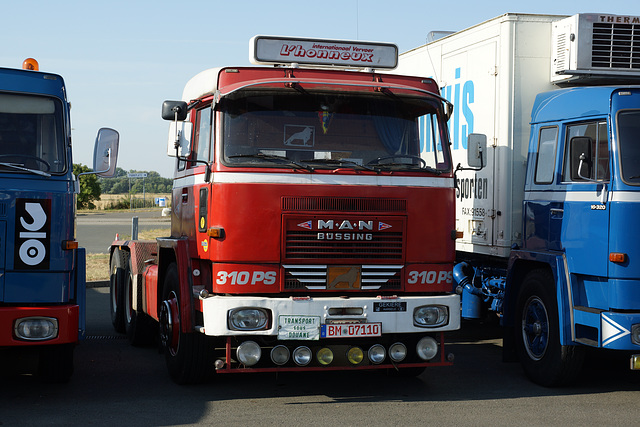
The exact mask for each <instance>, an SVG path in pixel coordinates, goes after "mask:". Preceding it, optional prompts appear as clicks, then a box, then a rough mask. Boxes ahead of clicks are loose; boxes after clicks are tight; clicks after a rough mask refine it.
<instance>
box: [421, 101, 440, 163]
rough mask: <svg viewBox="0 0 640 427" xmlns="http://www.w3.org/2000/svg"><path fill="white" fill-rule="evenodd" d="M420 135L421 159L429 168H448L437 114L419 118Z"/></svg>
mask: <svg viewBox="0 0 640 427" xmlns="http://www.w3.org/2000/svg"><path fill="white" fill-rule="evenodd" d="M418 125H419V135H420V157H422V158H423V159H424V161H425V162H426V165H427V167H430V168H434V169H437V168H442V167H446V165H445V162H446V159H445V156H444V151H443V150H442V141H441V139H440V138H441V134H440V123H439V121H438V116H437V115H436V114H435V113H432V114H425V115H423V116H420V117H419V118H418Z"/></svg>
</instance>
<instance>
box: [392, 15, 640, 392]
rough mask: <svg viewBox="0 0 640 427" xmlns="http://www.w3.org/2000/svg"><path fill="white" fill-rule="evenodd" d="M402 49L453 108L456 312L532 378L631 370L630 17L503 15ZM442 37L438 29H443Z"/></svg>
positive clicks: (637, 28) (638, 282)
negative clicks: (490, 333) (622, 357)
mask: <svg viewBox="0 0 640 427" xmlns="http://www.w3.org/2000/svg"><path fill="white" fill-rule="evenodd" d="M438 36H440V37H441V38H438V39H435V38H434V40H432V41H430V42H428V43H427V44H426V45H425V46H422V47H419V48H416V49H414V50H412V51H409V52H406V53H404V54H402V55H401V56H400V61H399V63H400V65H399V67H398V71H399V72H406V73H409V74H417V75H422V76H425V77H434V78H436V79H437V81H438V82H439V83H440V87H441V90H442V94H443V95H444V96H445V97H446V98H447V99H449V100H450V101H451V102H453V103H454V104H455V107H454V112H453V116H452V119H451V120H450V121H449V131H450V134H451V141H452V149H453V150H452V151H453V157H454V164H455V163H457V164H458V165H459V166H458V168H457V169H458V170H457V173H456V178H455V179H456V187H457V207H456V230H457V231H458V237H459V238H458V239H457V242H456V251H457V261H458V263H457V265H456V267H454V273H453V275H454V279H455V282H456V286H457V290H458V292H459V293H461V294H462V316H463V318H466V319H483V318H486V317H487V316H489V317H490V316H492V315H494V313H497V314H499V318H500V321H501V322H502V325H503V326H504V329H503V330H504V340H503V351H504V353H503V354H504V358H505V359H506V360H519V361H520V362H521V364H522V366H523V368H524V371H525V373H526V374H527V376H528V377H529V378H530V379H531V380H532V381H534V382H536V383H538V384H541V385H544V386H556V385H562V384H567V383H569V382H571V381H572V380H575V379H576V378H578V377H579V376H580V374H581V372H582V368H583V361H584V359H585V354H586V353H588V351H587V349H588V348H592V349H600V350H604V349H611V350H615V351H623V352H628V355H629V358H630V364H631V369H636V370H637V369H640V355H639V354H640V245H639V244H638V238H639V237H640V236H639V234H640V226H639V225H638V217H640V86H638V84H639V83H640V43H638V40H640V17H637V16H621V15H608V14H578V15H574V16H557V15H528V14H505V15H502V16H499V17H497V18H494V19H491V20H489V21H486V22H484V23H481V24H478V25H476V26H473V27H471V28H468V29H465V30H462V31H459V32H456V33H442V32H440V33H438ZM442 36H444V37H442Z"/></svg>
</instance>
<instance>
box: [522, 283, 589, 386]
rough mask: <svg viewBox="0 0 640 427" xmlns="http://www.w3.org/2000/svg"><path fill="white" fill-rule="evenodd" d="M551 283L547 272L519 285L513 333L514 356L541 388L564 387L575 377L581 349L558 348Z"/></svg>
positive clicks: (580, 358)
mask: <svg viewBox="0 0 640 427" xmlns="http://www.w3.org/2000/svg"><path fill="white" fill-rule="evenodd" d="M554 284H555V281H554V280H553V277H552V275H551V273H550V272H549V271H547V270H534V271H532V272H531V273H529V274H528V275H527V276H526V277H525V279H524V282H523V284H522V289H521V290H520V293H519V295H518V302H517V309H516V315H517V318H516V319H517V322H518V324H517V326H516V329H515V330H516V332H515V335H516V336H515V340H516V346H517V350H518V356H519V357H520V361H521V363H522V367H523V368H524V371H525V373H526V374H527V376H528V377H529V379H530V380H531V381H533V382H534V383H536V384H540V385H542V386H545V387H553V386H559V385H564V384H567V383H569V382H571V381H573V380H575V378H576V377H577V375H578V374H579V373H580V370H581V368H582V362H583V360H584V352H583V351H582V350H583V349H582V348H580V347H576V346H567V345H561V344H560V333H559V328H560V325H559V320H558V306H557V303H556V298H555V292H554V290H555V286H554Z"/></svg>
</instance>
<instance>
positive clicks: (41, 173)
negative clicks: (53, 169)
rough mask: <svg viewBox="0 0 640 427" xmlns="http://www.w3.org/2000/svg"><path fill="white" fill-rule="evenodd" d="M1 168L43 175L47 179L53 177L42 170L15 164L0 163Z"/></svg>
mask: <svg viewBox="0 0 640 427" xmlns="http://www.w3.org/2000/svg"><path fill="white" fill-rule="evenodd" d="M0 166H5V167H8V168H12V169H16V170H20V171H25V172H30V173H33V174H36V175H41V176H47V177H49V176H51V174H49V173H46V172H43V171H41V170H37V169H29V168H25V167H23V166H18V165H15V164H13V163H5V162H0Z"/></svg>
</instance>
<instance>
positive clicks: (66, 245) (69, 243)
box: [62, 240, 78, 251]
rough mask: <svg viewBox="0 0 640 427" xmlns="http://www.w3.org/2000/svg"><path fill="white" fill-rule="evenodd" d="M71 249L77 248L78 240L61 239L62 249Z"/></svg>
mask: <svg viewBox="0 0 640 427" xmlns="http://www.w3.org/2000/svg"><path fill="white" fill-rule="evenodd" d="M72 249H78V242H77V241H75V240H63V241H62V250H63V251H70V250H72Z"/></svg>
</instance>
